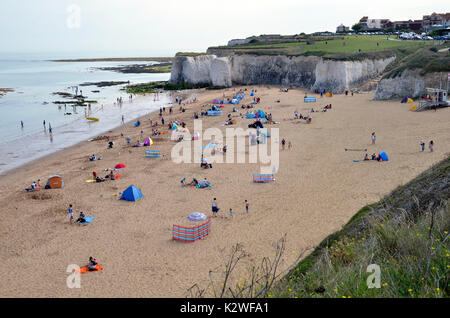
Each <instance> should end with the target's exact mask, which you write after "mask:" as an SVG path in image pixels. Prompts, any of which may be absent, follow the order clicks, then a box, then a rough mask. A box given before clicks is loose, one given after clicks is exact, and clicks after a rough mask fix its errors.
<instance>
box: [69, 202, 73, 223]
mask: <svg viewBox="0 0 450 318" xmlns="http://www.w3.org/2000/svg"><path fill="white" fill-rule="evenodd" d="M68 212H69V223H72V222H73V209H72V204H69V209H68Z"/></svg>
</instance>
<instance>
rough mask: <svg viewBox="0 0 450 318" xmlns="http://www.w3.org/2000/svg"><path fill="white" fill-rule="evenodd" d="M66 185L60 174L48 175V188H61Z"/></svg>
mask: <svg viewBox="0 0 450 318" xmlns="http://www.w3.org/2000/svg"><path fill="white" fill-rule="evenodd" d="M62 187H64V180H63V178H62V177H61V176H60V175H57V174H56V175H54V176H50V177H48V180H47V185H46V186H45V188H46V189H47V188H48V189H59V188H62Z"/></svg>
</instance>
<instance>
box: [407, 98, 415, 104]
mask: <svg viewBox="0 0 450 318" xmlns="http://www.w3.org/2000/svg"><path fill="white" fill-rule="evenodd" d="M406 103H407V104H411V103H414V101H413V100H412V99H411V98H408V100H407V101H406Z"/></svg>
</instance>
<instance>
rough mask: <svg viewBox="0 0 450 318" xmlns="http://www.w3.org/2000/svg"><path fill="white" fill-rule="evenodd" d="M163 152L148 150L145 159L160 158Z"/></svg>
mask: <svg viewBox="0 0 450 318" xmlns="http://www.w3.org/2000/svg"><path fill="white" fill-rule="evenodd" d="M160 157H161V152H159V150H146V151H145V158H160Z"/></svg>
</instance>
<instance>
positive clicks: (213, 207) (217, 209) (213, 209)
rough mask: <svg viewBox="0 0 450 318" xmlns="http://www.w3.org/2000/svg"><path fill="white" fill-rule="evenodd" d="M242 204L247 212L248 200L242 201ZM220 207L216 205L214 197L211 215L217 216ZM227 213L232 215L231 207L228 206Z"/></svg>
mask: <svg viewBox="0 0 450 318" xmlns="http://www.w3.org/2000/svg"><path fill="white" fill-rule="evenodd" d="M244 206H245V212H246V213H248V210H249V206H250V204H249V202H248V201H247V200H245V201H244ZM219 210H220V208H219V207H218V205H217V198H214V199H213V201H212V204H211V211H212V215H213V217H216V216H217V213H218V212H219ZM228 214H229V215H230V217H232V216H233V209H232V208H230V211H229V212H228Z"/></svg>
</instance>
